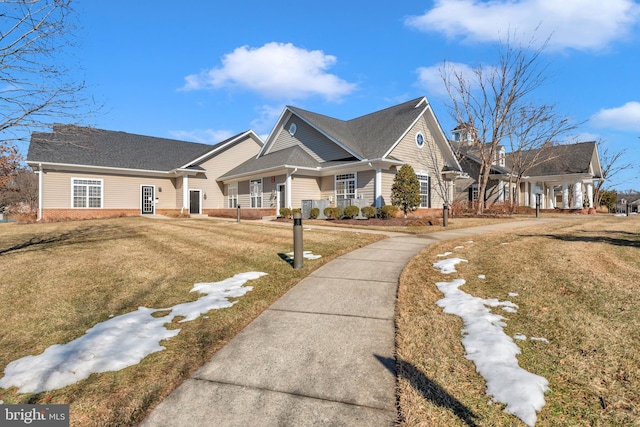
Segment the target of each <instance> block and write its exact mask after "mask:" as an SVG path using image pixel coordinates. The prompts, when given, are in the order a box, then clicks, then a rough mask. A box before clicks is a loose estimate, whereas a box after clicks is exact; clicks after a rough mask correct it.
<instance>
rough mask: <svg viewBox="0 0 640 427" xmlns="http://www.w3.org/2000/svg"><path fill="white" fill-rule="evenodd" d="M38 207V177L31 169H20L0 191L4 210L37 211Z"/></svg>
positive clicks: (0, 204)
mask: <svg viewBox="0 0 640 427" xmlns="http://www.w3.org/2000/svg"><path fill="white" fill-rule="evenodd" d="M37 206H38V176H37V175H36V174H35V173H34V172H32V171H31V170H29V169H26V168H18V169H17V170H16V172H15V173H14V174H13V176H12V177H11V180H9V181H7V182H6V184H5V186H4V188H2V189H0V210H1V209H2V208H18V207H19V208H23V209H30V210H32V209H35V208H36V207H37Z"/></svg>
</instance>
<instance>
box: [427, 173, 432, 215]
mask: <svg viewBox="0 0 640 427" xmlns="http://www.w3.org/2000/svg"><path fill="white" fill-rule="evenodd" d="M427 187H428V188H429V193H428V196H429V206H428V207H429V208H430V207H431V177H430V176H429V177H427Z"/></svg>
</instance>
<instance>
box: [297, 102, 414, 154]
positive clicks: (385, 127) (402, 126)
mask: <svg viewBox="0 0 640 427" xmlns="http://www.w3.org/2000/svg"><path fill="white" fill-rule="evenodd" d="M422 99H424V98H423V97H420V98H416V99H413V100H411V101H407V102H405V103H402V104H399V105H395V106H393V107H389V108H386V109H384V110H380V111H376V112H374V113H371V114H367V115H364V116H361V117H357V118H355V119H351V120H347V121H343V120H338V119H334V118H332V117H328V116H323V115H322V114H317V113H313V112H311V111H306V110H303V109H301V108H297V107H291V106H289V107H288V108H289V110H291V111H292V112H294V113H295V114H297V115H299V116H300V117H302V118H304V119H305V120H307V121H308V122H309V123H311V124H313V125H314V126H316V127H317V128H318V129H320V130H321V131H323V132H324V133H326V134H327V135H329V136H331V137H332V138H333V139H335V140H337V141H339V142H341V143H342V144H343V145H344V146H346V147H347V148H349V149H350V150H351V151H352V152H354V153H356V154H357V155H358V156H360V157H362V158H363V159H379V158H382V157H383V156H384V155H385V154H386V153H387V151H389V149H390V148H391V147H392V146H393V144H395V143H396V142H397V141H398V140H399V139H400V137H401V136H402V135H403V133H404V132H406V131H407V129H409V127H410V126H411V124H412V123H413V122H414V121H415V120H416V119H417V118H418V117H419V116H420V114H421V113H422V111H423V110H424V107H423V106H420V107H419V108H416V105H418V103H419V102H420V101H421V100H422Z"/></svg>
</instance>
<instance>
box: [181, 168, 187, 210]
mask: <svg viewBox="0 0 640 427" xmlns="http://www.w3.org/2000/svg"><path fill="white" fill-rule="evenodd" d="M188 203H189V176H188V175H187V174H184V175H182V211H181V212H184V210H185V209H186V210H187V213H188V212H189V204H188Z"/></svg>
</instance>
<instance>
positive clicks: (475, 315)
mask: <svg viewBox="0 0 640 427" xmlns="http://www.w3.org/2000/svg"><path fill="white" fill-rule="evenodd" d="M446 261H450V262H449V263H446ZM461 261H465V260H460V259H458V258H451V259H448V260H442V261H438V262H436V263H434V264H433V266H434V267H436V268H438V269H440V270H441V271H442V273H445V274H449V273H451V272H452V271H451V269H452V268H453V266H455V265H456V264H458V263H459V262H461ZM454 271H455V269H454ZM465 283H466V281H465V280H464V279H455V280H453V281H451V282H438V283H436V286H437V287H438V289H439V290H440V291H441V292H442V293H443V294H444V298H442V299H441V300H439V301H437V302H436V304H437V305H438V306H440V307H442V308H443V311H444V312H445V313H448V314H455V315H457V316H459V317H460V318H462V320H463V322H464V328H463V329H462V335H463V338H462V344H463V345H464V348H465V351H466V353H467V356H466V357H467V359H469V360H471V361H473V363H474V364H475V365H476V370H477V371H478V373H479V374H480V375H482V376H483V377H484V379H485V381H486V383H487V394H489V395H490V396H492V397H493V399H494V400H495V401H498V402H501V403H504V404H506V408H505V409H504V411H505V412H507V413H509V414H513V415H515V416H516V417H518V418H520V419H521V420H522V421H524V422H525V423H526V424H527V425H529V426H533V425H535V423H536V420H537V414H536V412H537V411H539V410H540V409H542V407H543V406H544V404H545V400H544V393H545V392H546V391H547V390H549V387H548V386H549V382H548V381H547V380H546V379H545V378H544V377H541V376H539V375H535V374H532V373H531V372H528V371H526V370H524V369H522V368H521V367H520V366H519V365H518V359H517V357H516V356H517V355H518V354H520V347H518V346H517V345H516V343H515V342H514V341H513V339H512V338H511V337H509V336H508V335H507V334H506V333H505V332H504V329H503V328H504V327H505V326H506V323H505V322H504V320H506V319H505V318H504V317H502V316H501V315H499V314H494V313H492V312H491V310H490V308H489V307H501V308H502V309H503V310H507V311H511V312H516V310H517V308H518V306H517V305H516V304H514V303H512V302H511V301H499V300H497V299H495V298H492V299H483V298H478V297H474V296H472V295H469V294H467V293H465V292H463V291H461V290H460V286H462V285H464V284H465ZM516 339H526V337H525V336H524V335H522V334H518V335H517V337H516Z"/></svg>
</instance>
